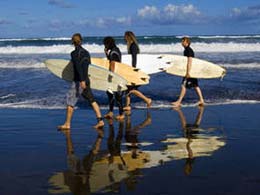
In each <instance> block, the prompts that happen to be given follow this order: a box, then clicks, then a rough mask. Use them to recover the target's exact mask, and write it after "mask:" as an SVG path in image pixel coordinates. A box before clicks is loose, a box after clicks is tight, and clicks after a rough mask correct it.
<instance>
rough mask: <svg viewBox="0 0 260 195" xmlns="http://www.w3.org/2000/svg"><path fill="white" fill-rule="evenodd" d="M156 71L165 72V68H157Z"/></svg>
mask: <svg viewBox="0 0 260 195" xmlns="http://www.w3.org/2000/svg"><path fill="white" fill-rule="evenodd" d="M158 70H161V71H166V69H165V68H158Z"/></svg>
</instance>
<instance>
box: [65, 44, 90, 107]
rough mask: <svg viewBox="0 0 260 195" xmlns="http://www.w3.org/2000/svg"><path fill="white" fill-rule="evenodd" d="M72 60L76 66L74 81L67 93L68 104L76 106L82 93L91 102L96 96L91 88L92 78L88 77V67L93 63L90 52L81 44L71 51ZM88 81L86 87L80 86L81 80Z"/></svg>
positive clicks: (74, 66)
mask: <svg viewBox="0 0 260 195" xmlns="http://www.w3.org/2000/svg"><path fill="white" fill-rule="evenodd" d="M71 62H72V63H73V68H74V82H73V83H72V86H71V89H70V90H69V92H68V94H67V105H70V106H75V104H76V103H77V101H78V99H79V96H80V94H81V95H82V96H83V97H84V98H85V99H87V100H88V101H89V103H90V104H92V103H93V102H95V99H94V96H93V94H92V91H91V88H90V80H89V77H88V67H89V64H90V63H91V61H90V54H89V52H88V51H87V50H86V49H84V48H83V47H81V46H77V47H76V48H75V50H74V51H72V52H71ZM81 81H85V82H86V89H84V90H82V89H81V88H80V82H81Z"/></svg>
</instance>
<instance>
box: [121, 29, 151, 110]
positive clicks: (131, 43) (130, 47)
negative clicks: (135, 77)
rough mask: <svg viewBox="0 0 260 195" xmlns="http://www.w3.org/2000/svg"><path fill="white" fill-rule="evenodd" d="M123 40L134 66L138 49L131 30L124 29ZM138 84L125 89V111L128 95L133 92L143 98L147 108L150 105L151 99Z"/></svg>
mask: <svg viewBox="0 0 260 195" xmlns="http://www.w3.org/2000/svg"><path fill="white" fill-rule="evenodd" d="M125 41H126V43H127V51H128V54H131V56H132V67H134V68H136V64H137V54H138V53H140V49H139V46H138V42H137V40H136V37H135V34H134V33H133V32H132V31H126V32H125ZM139 87H140V85H128V86H127V88H128V89H127V91H126V106H125V107H124V110H125V111H130V110H131V106H130V102H131V99H130V95H131V94H134V95H135V96H137V97H139V98H141V99H143V100H144V101H145V102H146V105H147V108H149V107H151V104H152V99H151V98H148V97H146V96H145V95H144V94H143V93H142V92H140V91H139V90H138V88H139Z"/></svg>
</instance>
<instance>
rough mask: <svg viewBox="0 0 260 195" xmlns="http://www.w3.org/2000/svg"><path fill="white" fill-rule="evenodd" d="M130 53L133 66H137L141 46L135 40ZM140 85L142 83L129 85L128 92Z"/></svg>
mask: <svg viewBox="0 0 260 195" xmlns="http://www.w3.org/2000/svg"><path fill="white" fill-rule="evenodd" d="M128 53H129V54H131V56H132V67H133V68H136V64H137V54H138V53H139V48H138V46H137V45H136V43H135V42H133V43H132V44H131V45H130V47H129V51H128ZM138 87H140V85H128V86H127V91H126V93H129V92H130V91H131V90H137V89H138Z"/></svg>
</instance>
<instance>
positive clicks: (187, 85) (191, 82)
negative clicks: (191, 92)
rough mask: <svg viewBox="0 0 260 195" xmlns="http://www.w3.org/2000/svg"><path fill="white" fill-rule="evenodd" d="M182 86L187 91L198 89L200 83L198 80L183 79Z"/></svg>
mask: <svg viewBox="0 0 260 195" xmlns="http://www.w3.org/2000/svg"><path fill="white" fill-rule="evenodd" d="M181 84H182V85H184V87H185V88H187V89H191V88H193V87H198V86H199V83H198V79H195V78H185V77H184V78H183V79H182V83H181Z"/></svg>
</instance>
